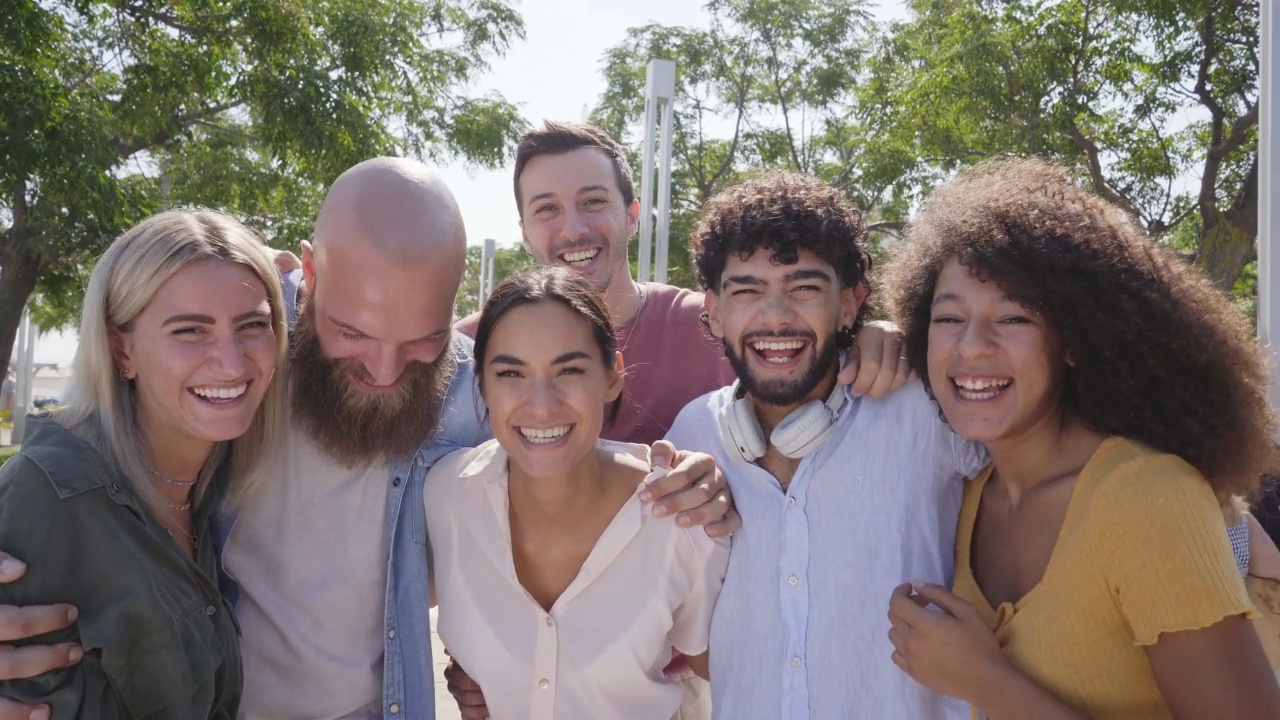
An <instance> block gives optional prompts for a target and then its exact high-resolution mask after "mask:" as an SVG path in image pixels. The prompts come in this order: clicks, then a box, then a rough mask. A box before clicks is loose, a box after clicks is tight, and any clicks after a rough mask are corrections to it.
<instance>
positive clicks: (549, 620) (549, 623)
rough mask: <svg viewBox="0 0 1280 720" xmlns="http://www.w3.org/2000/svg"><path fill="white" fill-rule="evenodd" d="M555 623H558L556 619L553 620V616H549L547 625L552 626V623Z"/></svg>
mask: <svg viewBox="0 0 1280 720" xmlns="http://www.w3.org/2000/svg"><path fill="white" fill-rule="evenodd" d="M555 624H556V621H555V620H552V619H551V618H547V627H551V626H552V625H555Z"/></svg>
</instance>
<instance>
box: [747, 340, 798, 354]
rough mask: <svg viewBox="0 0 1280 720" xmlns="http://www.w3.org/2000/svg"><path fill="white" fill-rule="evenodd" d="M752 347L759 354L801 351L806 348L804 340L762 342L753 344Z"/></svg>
mask: <svg viewBox="0 0 1280 720" xmlns="http://www.w3.org/2000/svg"><path fill="white" fill-rule="evenodd" d="M751 347H753V348H755V349H756V351H757V352H764V351H765V350H799V349H800V348H802V347H804V341H803V340H788V341H786V342H779V341H761V342H754V343H751Z"/></svg>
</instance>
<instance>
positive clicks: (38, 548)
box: [0, 416, 243, 720]
mask: <svg viewBox="0 0 1280 720" xmlns="http://www.w3.org/2000/svg"><path fill="white" fill-rule="evenodd" d="M207 495H208V496H209V497H206V498H205V502H203V503H202V504H201V506H200V507H199V508H197V510H196V514H195V518H194V523H193V527H194V529H195V531H196V537H197V538H199V539H200V540H201V542H199V543H198V547H197V554H196V561H195V562H192V561H191V560H190V559H188V558H187V557H186V556H185V555H184V554H183V553H182V552H181V550H179V548H178V545H177V544H176V543H175V542H174V541H173V539H172V538H170V537H169V536H168V534H167V533H166V532H165V531H164V529H162V528H161V526H160V524H159V522H158V521H157V520H156V518H155V516H154V515H152V513H151V511H150V510H149V509H148V508H147V507H146V506H145V505H144V503H143V501H142V499H141V498H140V497H139V496H138V494H137V493H136V492H135V491H134V490H133V487H132V486H131V485H130V483H129V481H128V480H126V479H125V477H124V476H123V475H122V474H121V473H120V472H119V471H117V470H116V469H115V468H114V467H113V466H112V465H111V464H109V463H108V462H107V461H106V460H105V459H104V458H103V457H102V456H101V455H100V454H99V453H98V452H97V450H96V449H94V448H93V447H92V446H91V445H89V444H88V443H87V442H85V441H84V440H82V439H81V438H80V437H79V436H77V435H75V434H73V433H72V432H71V431H69V430H67V429H66V428H64V427H62V426H61V425H58V424H57V423H56V422H54V421H53V420H52V419H50V418H48V417H36V416H33V417H30V418H28V419H27V431H26V438H25V442H24V443H23V445H22V449H21V451H20V452H19V453H18V454H17V455H15V456H14V457H13V458H12V459H10V460H9V461H8V462H7V463H5V465H4V467H3V468H0V548H4V549H5V551H7V552H9V553H11V554H12V555H14V556H15V557H18V558H20V559H22V560H23V561H25V562H26V563H27V568H28V569H27V574H26V575H25V576H23V577H22V579H20V580H18V581H16V582H13V583H9V584H0V605H35V604H46V603H59V602H66V603H72V604H73V605H75V606H76V607H77V608H79V611H80V616H79V618H78V620H77V621H76V623H75V625H74V626H73V627H71V628H69V629H67V630H64V631H60V632H55V633H50V634H46V635H41V636H38V637H34V638H30V639H28V640H26V641H21V642H18V643H16V644H18V645H22V644H44V643H52V642H66V641H78V642H79V643H80V644H81V645H82V646H83V647H84V649H85V657H84V660H83V661H81V662H80V663H79V664H77V665H75V666H73V667H70V668H67V669H64V670H58V671H55V672H51V673H46V674H44V675H41V676H39V677H36V678H30V679H24V680H10V681H4V682H0V696H3V697H8V698H12V699H14V700H20V701H23V702H30V703H36V702H45V703H49V705H50V707H51V708H52V710H53V720H71V719H73V718H76V719H80V718H85V719H88V718H93V719H97V718H102V719H104V720H115V719H116V718H139V719H141V718H148V719H151V718H155V719H169V718H172V719H173V720H179V719H181V720H199V719H201V718H210V719H214V718H216V719H218V720H223V719H225V720H233V719H234V718H235V716H236V710H237V708H238V706H239V703H240V693H241V689H242V686H243V676H242V672H241V665H240V645H239V627H238V625H236V621H235V617H234V614H233V612H232V610H231V608H230V607H229V606H228V605H226V604H224V603H223V601H222V598H221V596H220V595H219V593H218V586H217V581H216V578H217V565H216V563H217V560H216V558H215V555H214V547H213V545H214V543H213V542H212V536H210V535H209V533H208V529H209V521H210V512H211V511H212V509H213V505H214V500H215V498H214V497H212V496H213V495H215V493H208V494H207ZM206 538H208V539H207V540H206Z"/></svg>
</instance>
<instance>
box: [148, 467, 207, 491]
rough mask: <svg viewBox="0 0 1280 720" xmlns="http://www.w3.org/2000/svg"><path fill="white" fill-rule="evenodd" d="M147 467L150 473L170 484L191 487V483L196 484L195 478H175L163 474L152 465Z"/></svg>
mask: <svg viewBox="0 0 1280 720" xmlns="http://www.w3.org/2000/svg"><path fill="white" fill-rule="evenodd" d="M147 469H148V470H150V471H151V474H152V475H155V476H156V477H158V478H160V479H161V480H163V481H165V482H167V483H169V484H170V485H177V486H178V487H191V486H192V485H195V484H196V480H175V479H173V478H171V477H169V476H168V475H165V474H164V473H162V472H160V471H159V470H156V469H155V468H153V467H150V466H148V467H147ZM197 479H198V478H197Z"/></svg>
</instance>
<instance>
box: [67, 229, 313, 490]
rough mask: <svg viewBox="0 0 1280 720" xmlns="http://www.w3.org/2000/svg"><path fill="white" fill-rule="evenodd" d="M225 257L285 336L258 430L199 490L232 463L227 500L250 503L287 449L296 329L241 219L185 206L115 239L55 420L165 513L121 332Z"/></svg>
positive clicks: (99, 271) (239, 442)
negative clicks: (191, 267)
mask: <svg viewBox="0 0 1280 720" xmlns="http://www.w3.org/2000/svg"><path fill="white" fill-rule="evenodd" d="M208 258H216V259H219V260H224V261H227V262H231V263H236V264H239V265H243V266H244V267H246V268H248V269H249V270H250V271H251V272H253V274H254V275H256V276H257V277H258V279H259V280H260V281H262V284H263V286H264V287H265V288H266V291H267V300H268V302H269V304H270V306H271V326H272V329H274V330H275V334H276V358H275V359H276V373H275V374H274V376H273V377H272V378H271V379H270V384H269V385H268V387H267V392H266V395H265V397H264V398H263V400H262V405H261V406H260V407H259V408H258V410H257V412H256V413H255V414H254V418H253V422H252V423H251V424H250V426H249V429H248V431H246V432H245V434H244V435H243V436H241V437H239V438H237V439H235V440H230V441H227V442H220V443H217V444H216V445H215V447H214V450H213V452H212V453H211V454H210V456H209V458H208V459H207V460H206V461H205V464H204V466H203V467H202V468H201V469H200V472H199V475H198V476H197V479H196V485H195V487H194V488H193V492H192V502H195V503H198V502H199V501H200V499H201V498H203V497H204V494H205V493H206V491H207V490H208V489H209V483H210V480H212V478H213V477H214V475H215V473H216V472H217V471H218V469H219V467H220V466H221V465H222V464H223V461H224V460H225V459H227V458H228V457H229V458H230V467H229V468H227V470H228V471H229V475H228V482H229V485H228V492H227V499H228V500H229V501H231V502H235V501H237V500H239V499H240V498H242V497H243V496H244V495H245V493H246V492H247V491H248V489H249V487H248V486H249V485H250V484H251V483H252V478H253V477H255V475H256V473H255V472H254V469H255V467H256V466H257V464H258V462H259V461H260V460H261V458H262V455H263V453H264V452H265V451H266V450H267V448H270V447H273V446H277V445H278V440H279V438H280V433H281V432H282V424H283V422H284V412H285V407H286V406H285V402H286V394H285V389H284V385H285V383H284V382H283V381H282V379H281V375H283V372H284V367H285V361H286V357H287V351H288V335H287V333H288V327H287V325H286V318H285V306H284V294H283V292H282V290H281V286H280V278H279V276H278V275H277V273H276V269H275V266H274V264H273V263H272V261H271V259H270V258H269V257H268V255H267V253H266V252H265V246H264V245H263V243H262V241H261V240H259V238H258V237H257V236H256V235H255V234H254V232H253V231H252V230H250V229H249V228H248V227H246V226H244V225H243V224H242V223H240V222H239V221H238V220H236V219H235V218H233V217H231V216H229V215H226V214H223V213H220V212H214V211H210V210H201V209H179V210H170V211H167V212H163V213H160V214H158V215H155V216H152V217H150V218H148V219H146V220H144V221H142V222H141V223H139V224H138V225H136V226H134V227H133V228H131V229H130V230H128V231H127V232H125V233H124V234H123V235H121V236H120V237H118V238H116V240H115V241H114V242H113V243H111V247H109V248H107V251H106V252H105V253H103V254H102V257H101V258H99V259H98V263H97V266H96V267H95V268H94V270H93V274H92V275H91V276H90V278H89V288H88V290H87V291H86V292H85V297H84V309H83V311H82V313H81V317H80V343H79V347H78V348H77V349H76V356H75V361H74V363H73V374H72V377H71V382H70V385H69V387H68V390H67V395H66V403H65V405H64V406H63V407H62V408H60V409H58V410H57V411H55V413H54V419H55V420H57V422H59V423H60V424H62V425H63V426H64V427H67V428H68V429H70V430H71V431H73V432H75V433H76V434H78V435H80V436H81V437H82V438H84V439H85V440H86V441H88V442H89V443H90V444H92V445H94V446H95V447H96V448H97V449H98V451H99V452H100V453H102V455H103V457H105V458H106V459H107V460H109V461H111V462H113V463H114V464H115V465H116V467H117V468H118V469H119V470H120V471H121V472H122V473H123V474H124V475H125V477H127V478H128V479H129V481H130V483H131V484H132V485H133V487H134V489H135V490H136V491H137V492H138V494H139V495H141V496H142V497H143V499H145V500H146V501H147V503H148V504H149V505H151V507H152V508H153V509H154V510H155V511H156V512H157V513H162V512H163V508H164V499H163V497H162V496H161V494H160V492H159V491H158V490H157V489H156V488H155V487H154V485H153V484H152V482H151V481H150V474H151V473H150V470H149V468H150V464H149V463H148V461H147V449H146V447H145V446H144V444H143V441H142V438H141V433H140V430H141V428H140V426H139V421H138V407H137V394H136V391H135V389H134V385H133V383H131V382H127V381H125V380H124V379H122V378H121V377H120V374H119V372H118V370H117V368H116V362H115V357H114V353H113V352H112V342H111V334H112V332H113V331H115V332H120V331H126V330H128V329H129V327H130V324H131V323H132V322H133V321H134V319H135V318H137V317H138V315H139V314H140V313H141V312H142V311H143V310H144V309H145V308H146V307H147V305H148V304H149V303H150V302H151V300H152V298H154V297H155V294H156V293H157V292H158V291H159V290H160V287H161V286H162V285H164V284H165V282H167V281H168V280H169V278H171V277H173V275H174V274H175V273H177V272H178V271H179V270H181V269H182V268H184V267H186V266H187V265H188V264H190V263H192V262H195V261H197V260H204V259H208Z"/></svg>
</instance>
